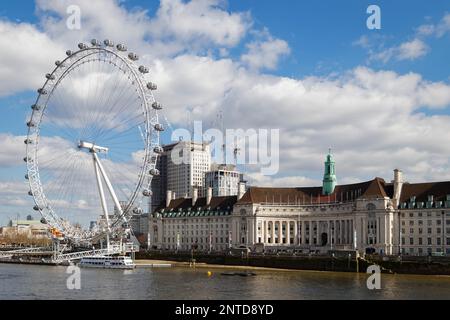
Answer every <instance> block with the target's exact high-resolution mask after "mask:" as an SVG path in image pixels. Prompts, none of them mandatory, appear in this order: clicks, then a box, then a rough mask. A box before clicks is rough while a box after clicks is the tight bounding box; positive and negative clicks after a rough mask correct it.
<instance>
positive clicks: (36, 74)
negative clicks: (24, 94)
mask: <svg viewBox="0 0 450 320" xmlns="http://www.w3.org/2000/svg"><path fill="white" fill-rule="evenodd" d="M0 35H1V36H0V47H1V48H2V50H0V61H1V64H0V83H1V86H0V96H5V95H11V94H14V93H16V92H20V91H23V90H32V89H33V90H37V89H38V88H39V86H41V85H42V84H43V82H44V80H45V77H44V76H45V72H48V71H50V70H51V68H53V67H54V66H55V65H54V64H53V62H54V61H55V60H56V58H57V57H59V56H61V54H62V53H63V52H64V51H63V50H62V47H61V46H60V45H59V44H58V43H56V42H54V41H53V40H52V39H51V38H50V37H48V36H47V35H46V34H44V33H42V32H40V31H38V30H37V29H36V28H35V26H33V25H30V24H27V23H13V22H8V21H2V20H0Z"/></svg>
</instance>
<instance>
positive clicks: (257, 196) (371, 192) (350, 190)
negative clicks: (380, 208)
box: [238, 178, 392, 204]
mask: <svg viewBox="0 0 450 320" xmlns="http://www.w3.org/2000/svg"><path fill="white" fill-rule="evenodd" d="M386 187H387V184H386V182H385V181H384V180H383V179H382V178H374V179H373V180H369V181H365V182H360V183H354V184H345V185H338V186H336V187H335V189H334V192H333V193H332V194H330V195H326V196H324V195H322V187H299V188H263V187H251V188H249V189H248V190H247V192H246V193H245V194H244V196H243V197H242V198H241V199H240V200H239V201H238V203H239V204H245V203H264V202H265V203H276V204H316V203H327V202H336V201H339V202H347V201H353V200H354V199H357V198H366V199H369V198H384V197H388V196H389V197H390V196H392V188H391V187H388V188H386ZM386 189H387V190H386Z"/></svg>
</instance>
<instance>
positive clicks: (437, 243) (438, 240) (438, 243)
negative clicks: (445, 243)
mask: <svg viewBox="0 0 450 320" xmlns="http://www.w3.org/2000/svg"><path fill="white" fill-rule="evenodd" d="M436 245H438V246H440V245H441V238H436Z"/></svg>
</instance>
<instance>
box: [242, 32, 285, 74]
mask: <svg viewBox="0 0 450 320" xmlns="http://www.w3.org/2000/svg"><path fill="white" fill-rule="evenodd" d="M290 51H291V50H290V48H289V45H288V43H287V42H286V41H284V40H281V39H274V38H273V37H272V36H270V35H266V36H264V37H263V39H258V40H255V41H252V42H250V43H249V44H247V52H246V53H245V54H243V55H242V56H241V61H242V62H243V63H244V64H246V65H248V66H249V67H250V68H251V69H254V70H258V69H269V70H273V69H275V68H276V67H277V65H278V61H279V60H280V58H281V57H282V56H285V55H288V54H289V53H290Z"/></svg>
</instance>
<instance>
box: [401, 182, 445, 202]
mask: <svg viewBox="0 0 450 320" xmlns="http://www.w3.org/2000/svg"><path fill="white" fill-rule="evenodd" d="M429 195H430V196H431V195H432V196H433V200H434V201H445V200H446V197H447V195H450V181H442V182H426V183H404V184H403V187H402V193H401V196H400V202H409V200H410V198H411V197H412V196H415V197H416V202H426V201H427V200H428V196H429Z"/></svg>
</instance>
